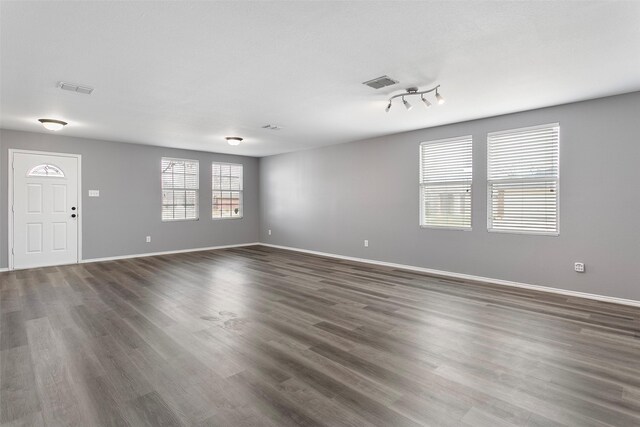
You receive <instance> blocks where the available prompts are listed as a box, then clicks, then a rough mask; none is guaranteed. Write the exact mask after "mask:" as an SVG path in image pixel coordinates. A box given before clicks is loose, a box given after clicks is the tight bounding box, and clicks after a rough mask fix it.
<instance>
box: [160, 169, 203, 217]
mask: <svg viewBox="0 0 640 427" xmlns="http://www.w3.org/2000/svg"><path fill="white" fill-rule="evenodd" d="M161 166H162V220H163V221H178V220H194V219H198V188H199V176H198V161H197V160H184V159H170V158H166V157H163V158H162V162H161Z"/></svg>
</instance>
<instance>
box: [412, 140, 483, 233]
mask: <svg viewBox="0 0 640 427" xmlns="http://www.w3.org/2000/svg"><path fill="white" fill-rule="evenodd" d="M472 166H473V163H472V137H471V136H470V135H469V136H463V137H458V138H450V139H444V140H438V141H431V142H424V143H422V144H421V145H420V184H421V189H422V190H421V193H420V198H421V205H422V207H421V208H422V215H421V219H420V221H421V225H422V226H426V227H442V228H462V229H469V228H471V180H472V175H473V174H472Z"/></svg>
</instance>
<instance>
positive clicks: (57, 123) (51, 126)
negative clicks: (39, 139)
mask: <svg viewBox="0 0 640 427" xmlns="http://www.w3.org/2000/svg"><path fill="white" fill-rule="evenodd" d="M38 121H39V122H40V123H42V126H44V127H45V129H48V130H54V131H55V130H60V129H62V128H63V127H65V126H66V125H67V122H63V121H62V120H54V119H38Z"/></svg>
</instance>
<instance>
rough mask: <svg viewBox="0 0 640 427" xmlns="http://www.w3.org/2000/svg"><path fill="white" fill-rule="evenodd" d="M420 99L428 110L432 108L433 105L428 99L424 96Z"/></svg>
mask: <svg viewBox="0 0 640 427" xmlns="http://www.w3.org/2000/svg"><path fill="white" fill-rule="evenodd" d="M420 98H421V99H422V102H424V105H425V106H426V107H427V108H429V107H431V103H430V102H429V100H428V99H427V98H425V97H424V95H422V96H421V97H420Z"/></svg>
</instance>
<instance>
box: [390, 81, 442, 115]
mask: <svg viewBox="0 0 640 427" xmlns="http://www.w3.org/2000/svg"><path fill="white" fill-rule="evenodd" d="M438 88H440V85H438V86H436V87H434V88H431V89H428V90H423V91H420V92H418V88H417V87H410V88H409V89H407V92H406V93H399V94H397V95H394V96H392V97H391V98H389V103H388V104H387V108H385V109H384V111H386V112H387V113H388V112H389V110H391V105H392V104H393V100H394V99H396V98H402V104H404V107H405V108H406V109H407V111H408V110H411V108H413V106H412V105H411V104H410V103H409V101H407V100H406V99H404V98H405V97H409V96H419V97H420V100H421V101H422V102H424V105H425V106H426V107H427V108H429V107H431V102H429V100H428V99H427V98H425V97H424V96H425V95H426V94H427V93H431V92H435V93H436V101H438V104H439V105H442V104H444V97H443V96H442V95H440V92H439V91H438Z"/></svg>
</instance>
